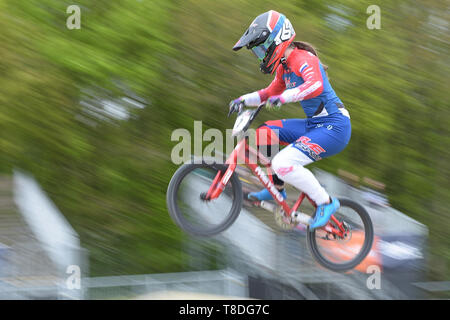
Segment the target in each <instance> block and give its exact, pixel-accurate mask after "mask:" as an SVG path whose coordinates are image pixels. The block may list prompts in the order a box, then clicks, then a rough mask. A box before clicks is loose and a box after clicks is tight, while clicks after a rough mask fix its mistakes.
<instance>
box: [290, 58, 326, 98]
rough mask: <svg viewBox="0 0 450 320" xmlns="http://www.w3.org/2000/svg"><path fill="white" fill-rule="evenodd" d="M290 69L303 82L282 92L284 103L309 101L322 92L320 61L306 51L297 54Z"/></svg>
mask: <svg viewBox="0 0 450 320" xmlns="http://www.w3.org/2000/svg"><path fill="white" fill-rule="evenodd" d="M292 69H293V71H294V72H295V73H296V74H297V75H298V76H300V77H302V79H303V81H304V82H303V83H302V84H301V85H300V86H298V87H295V88H292V89H288V90H286V91H284V92H283V94H282V97H283V99H284V100H285V101H286V103H289V102H297V101H302V100H307V99H311V98H314V97H317V96H318V95H320V94H321V93H322V92H323V78H322V73H321V71H320V61H319V58H317V57H316V56H315V55H313V54H312V53H310V52H307V51H304V53H302V54H299V55H298V56H296V59H295V60H294V63H293V65H292Z"/></svg>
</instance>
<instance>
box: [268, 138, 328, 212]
mask: <svg viewBox="0 0 450 320" xmlns="http://www.w3.org/2000/svg"><path fill="white" fill-rule="evenodd" d="M312 162H314V160H312V159H310V158H309V157H308V156H306V155H305V154H304V153H303V152H301V151H300V150H298V149H297V148H294V147H293V146H292V145H291V146H288V147H286V148H285V149H283V150H282V151H280V152H279V153H278V154H277V155H276V156H275V157H274V158H273V160H272V168H273V170H274V171H275V173H276V174H277V175H278V177H279V178H281V179H282V180H284V181H285V182H287V183H289V184H291V185H293V186H294V187H296V188H297V189H299V190H301V191H303V192H304V193H306V194H307V195H308V196H309V197H310V198H311V200H313V201H314V202H315V203H316V204H317V205H318V206H319V205H322V204H327V203H329V202H330V196H329V195H328V193H327V192H326V191H325V189H324V188H323V187H322V186H321V185H320V183H319V181H317V179H316V177H315V176H314V175H313V174H312V172H311V171H310V170H308V169H307V168H305V167H304V166H306V165H308V164H310V163H312Z"/></svg>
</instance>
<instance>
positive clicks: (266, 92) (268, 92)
mask: <svg viewBox="0 0 450 320" xmlns="http://www.w3.org/2000/svg"><path fill="white" fill-rule="evenodd" d="M285 89H286V84H285V83H284V80H283V66H282V65H281V64H280V65H279V66H278V68H277V71H276V74H275V78H274V79H273V80H272V82H271V83H270V85H269V86H268V87H267V88H265V89H261V90H259V91H258V93H259V97H260V99H261V103H263V102H264V101H266V100H267V99H269V97H271V96H276V95H279V94H281V93H283V91H284V90H285Z"/></svg>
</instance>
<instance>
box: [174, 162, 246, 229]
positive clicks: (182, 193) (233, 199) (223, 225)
mask: <svg viewBox="0 0 450 320" xmlns="http://www.w3.org/2000/svg"><path fill="white" fill-rule="evenodd" d="M226 170H227V166H226V165H222V164H215V163H213V164H207V163H200V164H193V163H188V164H184V165H182V166H181V167H180V168H178V170H177V171H176V172H175V174H174V175H173V177H172V179H171V180H170V183H169V187H168V189H167V198H166V201H167V208H168V210H169V214H170V217H171V218H172V220H173V221H174V222H175V224H176V225H178V226H179V227H180V228H181V229H182V230H183V231H185V232H186V233H188V234H190V235H193V236H213V235H216V234H218V233H220V232H222V231H224V230H226V229H227V228H229V227H230V226H231V225H232V224H233V222H234V221H235V220H236V219H237V217H238V216H239V213H240V212H241V208H242V201H243V196H242V185H241V182H240V180H239V177H238V175H237V173H236V172H234V173H233V175H232V176H231V178H230V180H229V181H228V183H227V185H226V186H225V189H224V190H223V191H222V193H221V195H220V196H219V197H218V198H217V199H213V200H205V194H206V192H207V191H208V189H209V188H210V186H211V184H212V183H213V180H214V178H215V177H216V175H217V173H219V172H221V173H222V174H223V173H225V171H226Z"/></svg>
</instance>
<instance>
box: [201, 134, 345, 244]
mask: <svg viewBox="0 0 450 320" xmlns="http://www.w3.org/2000/svg"><path fill="white" fill-rule="evenodd" d="M247 140H248V139H247V138H244V139H242V140H241V141H240V142H239V143H238V144H237V146H236V147H235V148H234V150H233V152H232V153H231V154H230V156H229V157H228V159H227V161H226V164H227V165H228V168H227V170H226V171H225V172H222V171H219V172H218V173H217V175H216V177H215V178H214V180H213V182H212V184H211V186H210V188H209V190H208V192H207V193H206V197H205V199H206V200H213V199H216V198H218V197H219V196H220V194H221V193H222V191H223V190H224V188H225V186H226V185H227V183H228V181H229V179H230V178H231V176H232V175H233V173H234V171H235V170H236V166H237V164H238V159H240V160H242V161H243V162H242V163H244V164H245V165H246V166H248V167H249V168H250V169H251V170H252V172H253V173H254V175H255V176H257V177H258V179H259V181H261V183H262V184H263V186H264V187H265V188H266V189H267V190H268V191H269V192H270V194H271V195H272V197H273V198H274V199H275V201H276V202H277V203H278V204H279V205H280V206H281V207H282V208H283V210H284V215H285V217H286V218H290V217H291V215H292V213H294V212H295V211H297V209H298V208H299V207H300V205H301V204H302V202H303V200H304V199H305V198H307V199H308V200H309V202H310V203H311V204H312V205H313V206H314V208H316V207H317V206H316V204H315V203H314V201H313V200H311V199H310V198H309V197H308V196H307V195H306V194H305V193H304V192H302V193H301V194H300V196H299V197H298V199H297V201H296V202H295V204H294V205H293V206H292V207H289V205H288V204H287V203H286V201H285V200H284V198H283V196H282V195H281V193H280V192H278V190H277V188H276V187H275V185H274V183H273V178H272V173H273V171H272V167H271V163H270V160H269V159H267V158H266V157H265V156H264V155H263V154H262V153H261V152H259V150H255V149H253V148H251V147H249V146H248V143H247ZM249 156H250V157H249ZM250 159H258V160H259V162H260V163H261V165H262V166H263V167H265V168H267V171H268V172H269V173H270V174H269V175H267V174H266V173H265V172H264V171H263V170H262V169H261V167H260V166H258V165H257V164H256V163H252V162H251V161H250ZM330 221H333V222H334V223H335V225H336V226H337V227H338V228H337V229H336V228H335V227H333V225H332V224H331V223H330V222H328V223H327V224H326V225H325V226H323V227H322V228H321V229H323V230H325V231H326V232H328V233H331V234H334V235H336V236H338V237H343V235H344V232H345V229H344V226H343V223H341V222H339V221H338V220H337V219H336V217H334V216H331V219H330Z"/></svg>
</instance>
